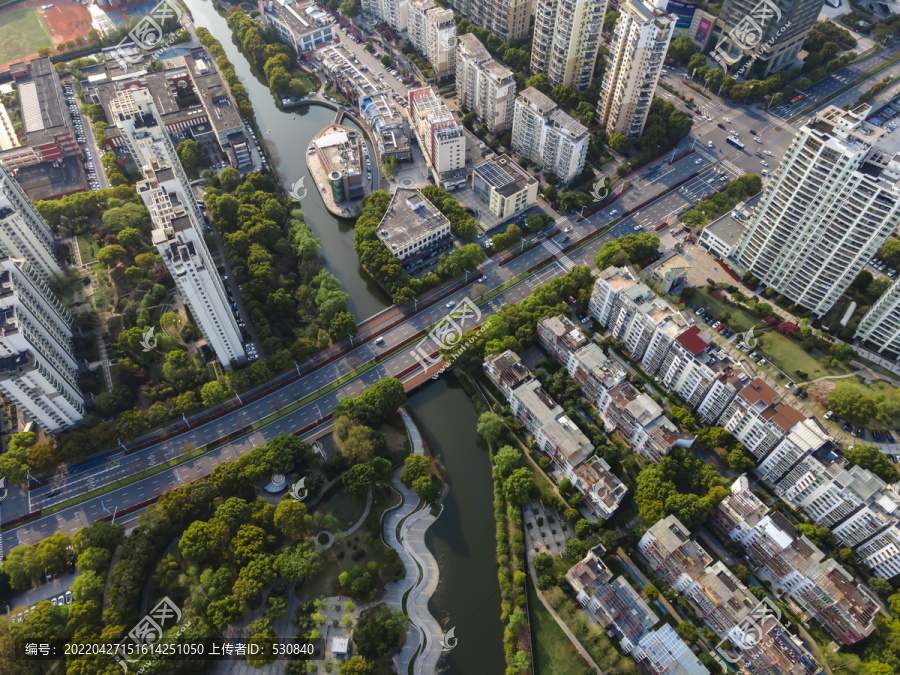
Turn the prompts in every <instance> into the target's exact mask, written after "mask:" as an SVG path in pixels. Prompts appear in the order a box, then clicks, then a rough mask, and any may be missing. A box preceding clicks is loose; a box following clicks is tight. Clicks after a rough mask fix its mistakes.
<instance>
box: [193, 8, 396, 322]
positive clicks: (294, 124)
mask: <svg viewBox="0 0 900 675" xmlns="http://www.w3.org/2000/svg"><path fill="white" fill-rule="evenodd" d="M185 4H186V5H187V6H188V9H190V11H191V14H192V16H193V17H194V24H195V25H197V26H203V27H204V28H207V29H208V30H209V32H210V33H212V34H213V36H215V37H216V38H217V39H218V40H219V42H221V43H222V47H223V48H224V49H225V53H226V54H227V55H228V59H229V60H230V61H231V63H232V64H234V71H235V73H237V75H238V77H239V78H240V79H241V83H242V84H243V85H244V87H245V88H246V89H247V93H248V94H249V95H250V101H251V102H252V103H253V109H254V111H255V112H256V121H257V124H258V125H259V129H260V131H261V133H262V138H261V139H260V142H264V143H265V144H266V149H267V150H268V152H269V157H270V159H271V162H272V165H273V168H274V169H275V171H276V172H277V173H278V177H279V178H280V179H281V182H282V184H283V186H284V188H285V189H286V190H290V189H291V186H292V185H294V183H296V182H297V181H298V180H300V179H301V178H303V179H304V187H306V189H307V190H308V194H307V196H306V198H305V199H303V200H302V201H301V204H300V208H301V210H302V211H303V215H304V216H305V217H306V222H307V223H309V226H310V228H312V230H313V232H315V234H316V236H317V237H318V238H319V239H321V240H322V256H323V257H324V258H325V261H326V266H327V267H328V269H329V270H330V271H331V273H332V274H334V276H336V277H337V278H338V279H340V280H341V284H342V290H344V291H346V292H347V293H349V294H350V300H349V301H348V303H347V306H348V309H349V310H350V311H351V312H353V315H354V316H355V317H356V320H357V322H359V321H362V320H363V319H366V318H368V317H370V316H372V315H373V314H376V313H377V312H380V311H381V310H382V309H384V308H385V307H388V306H390V304H391V301H390V298H389V297H388V296H387V295H386V294H385V293H384V291H382V290H381V288H380V287H379V286H378V284H376V283H375V282H374V281H372V279H371V278H370V277H369V275H368V274H366V273H365V271H363V269H362V267H360V265H359V258H358V257H357V255H356V251H355V250H354V249H353V221H350V220H341V219H339V218H335V217H334V216H333V215H331V214H330V213H329V212H328V210H327V209H326V208H325V205H324V204H323V203H322V198H321V197H319V195H318V194H317V192H316V185H315V183H314V181H313V180H312V177H311V176H310V175H309V171H308V170H307V168H306V149H307V148H308V147H309V144H310V142H311V141H312V139H313V137H314V136H315V135H316V134H318V133H319V132H320V131H321V130H322V129H324V128H325V127H326V126H328V125H329V124H331V123H332V122H334V117H335V112H334V111H333V110H331V109H330V108H326V107H324V106H320V105H310V106H302V107H300V108H296V109H293V110H290V111H281V110H279V109H278V107H277V106H276V105H275V99H274V97H273V96H272V93H271V92H270V91H269V87H268V86H267V85H266V84H264V83H262V82H260V80H259V79H257V77H256V75H254V74H253V70H252V69H251V67H250V63H249V62H248V61H247V59H246V58H244V55H243V54H241V52H240V51H239V50H238V48H237V46H236V45H235V43H234V40H233V38H232V36H231V29H230V28H228V24H227V23H226V22H225V17H223V16H222V15H221V14H219V13H218V12H217V11H216V10H215V8H214V7H213V5H212V3H211V2H210V1H209V0H186V1H185ZM295 117H296V119H294V118H295ZM344 124H346V125H348V126H354V127H356V126H357V125H356V124H355V123H353V121H352V120H347V119H346V117H345V122H344ZM267 132H270V133H267ZM367 143H368V141H367ZM369 155H370V156H371V157H374V156H375V154H374V152H373V151H372V148H371V145H370V147H369Z"/></svg>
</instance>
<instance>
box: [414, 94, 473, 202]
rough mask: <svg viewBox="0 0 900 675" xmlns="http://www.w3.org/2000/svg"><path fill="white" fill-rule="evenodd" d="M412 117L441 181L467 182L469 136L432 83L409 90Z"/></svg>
mask: <svg viewBox="0 0 900 675" xmlns="http://www.w3.org/2000/svg"><path fill="white" fill-rule="evenodd" d="M409 118H410V119H411V120H412V125H413V128H414V129H415V131H416V135H417V136H418V137H419V145H420V147H421V148H422V154H424V155H425V161H426V162H428V165H429V167H430V168H431V170H432V172H433V173H434V174H435V180H436V182H437V183H438V185H439V186H441V187H444V186H447V187H455V186H457V184H459V183H462V184H464V183H465V180H466V177H465V175H464V174H463V169H464V168H465V165H466V136H465V132H464V130H463V125H462V123H461V122H460V121H459V120H458V119H457V118H456V115H454V114H453V112H452V111H451V110H450V108H448V107H447V105H446V104H445V103H444V102H443V101H442V100H441V99H440V97H439V96H438V95H437V94H436V93H435V92H434V90H433V89H432V88H431V87H422V88H421V89H413V90H411V91H410V92H409Z"/></svg>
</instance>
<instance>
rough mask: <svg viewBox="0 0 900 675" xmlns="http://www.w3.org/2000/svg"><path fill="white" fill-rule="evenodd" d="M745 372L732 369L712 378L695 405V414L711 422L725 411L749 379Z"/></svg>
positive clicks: (708, 422)
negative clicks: (707, 389) (704, 392)
mask: <svg viewBox="0 0 900 675" xmlns="http://www.w3.org/2000/svg"><path fill="white" fill-rule="evenodd" d="M749 379H750V378H749V377H747V375H746V373H741V372H737V371H734V370H733V371H732V372H731V373H730V374H722V375H720V376H719V377H717V378H716V379H715V380H713V383H712V384H711V385H710V387H709V391H707V392H706V396H704V397H703V400H702V401H700V404H699V405H698V406H697V414H698V415H699V416H700V418H701V419H702V420H703V421H704V422H706V423H707V424H713V423H714V422H715V421H716V420H717V419H719V417H720V416H721V415H722V413H723V412H725V408H727V407H728V404H729V403H731V401H732V400H734V397H735V396H737V393H738V392H739V391H740V390H741V389H743V388H744V385H746V384H747V382H748V381H749Z"/></svg>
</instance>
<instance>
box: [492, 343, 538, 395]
mask: <svg viewBox="0 0 900 675" xmlns="http://www.w3.org/2000/svg"><path fill="white" fill-rule="evenodd" d="M484 365H485V367H486V368H488V369H490V370H492V371H493V372H495V373H496V374H497V376H498V377H499V379H500V380H501V381H502V382H503V383H504V384H505V385H506V386H508V387H509V388H510V389H515V388H516V387H518V386H519V385H520V384H522V383H523V382H528V381H529V380H531V379H533V378H532V375H531V371H529V370H528V368H526V367H525V366H524V365H522V361H521V360H520V359H519V355H518V354H516V353H515V352H514V351H511V350H509V349H507V350H506V351H505V352H503V353H502V354H494V355H492V356H487V357H485V359H484Z"/></svg>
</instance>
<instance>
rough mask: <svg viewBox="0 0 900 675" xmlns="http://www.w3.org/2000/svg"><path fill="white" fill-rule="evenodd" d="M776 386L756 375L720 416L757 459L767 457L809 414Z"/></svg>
mask: <svg viewBox="0 0 900 675" xmlns="http://www.w3.org/2000/svg"><path fill="white" fill-rule="evenodd" d="M778 399H779V396H778V392H776V391H775V390H774V389H772V387H770V386H769V385H768V384H766V383H765V382H763V381H762V380H761V379H759V378H756V379H755V380H752V381H751V382H749V383H748V384H747V385H746V386H745V387H744V388H743V389H741V390H740V392H738V394H737V396H735V397H734V399H733V400H732V401H731V403H729V404H728V407H727V408H725V412H724V413H722V416H721V417H720V418H719V426H721V427H724V428H725V430H726V431H727V432H728V433H730V434H731V435H732V436H734V437H735V438H736V439H737V440H738V442H740V443H743V444H744V445H745V446H746V448H747V451H748V452H749V453H750V455H751V456H752V457H754V458H755V459H756V460H760V459H762V458H763V457H765V456H766V455H767V454H768V453H769V451H770V450H772V449H773V448H774V447H775V446H776V445H777V444H778V442H779V441H781V439H782V438H784V436H785V435H786V434H787V433H788V432H789V431H790V430H791V429H792V428H793V427H794V426H795V425H797V424H801V423H802V422H804V421H805V420H806V419H807V418H806V416H805V415H804V414H803V413H802V412H800V411H799V410H797V409H796V408H792V407H791V406H789V405H787V404H785V403H783V402H781V401H780V400H778Z"/></svg>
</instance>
